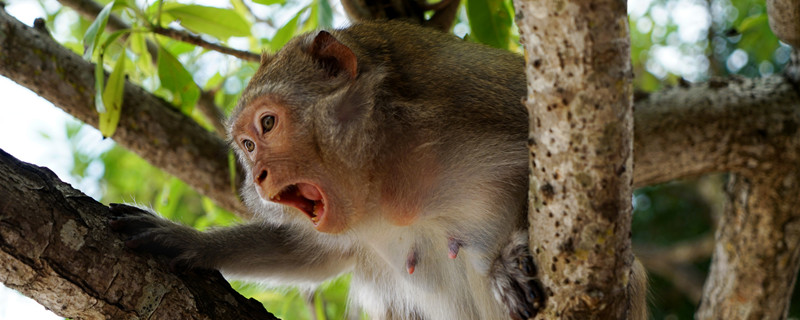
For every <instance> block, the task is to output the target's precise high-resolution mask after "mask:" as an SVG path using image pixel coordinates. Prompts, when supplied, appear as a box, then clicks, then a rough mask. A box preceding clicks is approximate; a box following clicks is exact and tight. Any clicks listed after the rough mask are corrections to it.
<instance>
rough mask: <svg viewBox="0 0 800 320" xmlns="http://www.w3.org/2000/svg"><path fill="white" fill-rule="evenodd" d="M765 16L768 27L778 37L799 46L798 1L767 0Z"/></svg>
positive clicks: (799, 14) (799, 12) (799, 11)
mask: <svg viewBox="0 0 800 320" xmlns="http://www.w3.org/2000/svg"><path fill="white" fill-rule="evenodd" d="M767 16H768V17H769V27H770V29H772V32H774V33H775V35H776V36H777V37H778V39H780V40H781V41H783V42H786V43H788V44H790V45H792V46H793V47H795V48H800V2H797V1H795V0H767Z"/></svg>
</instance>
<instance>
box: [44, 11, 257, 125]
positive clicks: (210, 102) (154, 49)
mask: <svg viewBox="0 0 800 320" xmlns="http://www.w3.org/2000/svg"><path fill="white" fill-rule="evenodd" d="M58 1H59V2H60V3H61V4H63V5H64V6H67V7H70V8H72V9H73V10H75V11H76V12H78V14H80V15H81V16H83V17H84V18H86V19H87V20H94V19H95V17H97V15H98V14H99V13H100V10H102V9H103V6H101V5H100V4H99V3H97V2H94V1H91V0H58ZM106 28H108V29H109V30H111V31H116V30H123V29H130V28H131V26H130V25H128V24H127V23H125V22H124V21H122V20H121V19H120V18H119V17H117V16H116V15H114V14H111V15H110V16H109V17H108V22H107V24H106ZM146 43H147V51H148V52H149V53H150V56H151V57H152V58H153V59H155V58H156V57H158V46H157V45H156V44H155V43H153V42H152V41H150V40H147V41H146ZM256 61H258V60H256ZM154 62H155V61H154ZM197 107H198V110H200V112H201V113H203V116H205V117H206V119H208V121H209V122H210V123H211V125H212V126H214V129H216V131H217V134H219V135H220V136H222V137H224V136H225V135H226V134H227V133H226V132H225V125H224V123H223V122H224V119H225V116H224V115H223V113H222V111H221V110H220V108H219V107H218V106H217V105H215V104H214V99H213V96H212V95H211V94H209V93H208V92H205V91H203V90H202V89H201V91H200V100H198V101H197Z"/></svg>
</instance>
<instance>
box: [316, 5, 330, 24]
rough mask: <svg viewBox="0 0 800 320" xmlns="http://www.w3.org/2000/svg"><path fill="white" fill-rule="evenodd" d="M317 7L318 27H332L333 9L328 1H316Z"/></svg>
mask: <svg viewBox="0 0 800 320" xmlns="http://www.w3.org/2000/svg"><path fill="white" fill-rule="evenodd" d="M317 6H318V7H319V15H318V16H317V19H318V21H319V22H318V24H319V27H320V28H330V27H333V9H332V8H331V3H330V2H329V1H328V0H317Z"/></svg>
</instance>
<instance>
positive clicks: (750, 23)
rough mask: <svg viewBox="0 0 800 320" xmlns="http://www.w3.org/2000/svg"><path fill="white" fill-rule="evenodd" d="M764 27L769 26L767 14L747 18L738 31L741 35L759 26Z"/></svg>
mask: <svg viewBox="0 0 800 320" xmlns="http://www.w3.org/2000/svg"><path fill="white" fill-rule="evenodd" d="M763 25H768V22H767V14H766V13H762V14H757V15H753V16H749V17H747V18H745V19H744V20H742V23H741V24H739V27H738V28H736V31H739V33H745V32H748V31H751V30H755V29H757V28H758V27H759V26H763Z"/></svg>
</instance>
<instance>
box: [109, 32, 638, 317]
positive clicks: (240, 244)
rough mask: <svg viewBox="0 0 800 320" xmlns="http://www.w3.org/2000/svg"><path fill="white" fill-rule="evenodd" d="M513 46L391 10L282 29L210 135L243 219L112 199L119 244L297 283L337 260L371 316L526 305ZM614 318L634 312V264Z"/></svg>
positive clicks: (527, 262)
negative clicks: (219, 128)
mask: <svg viewBox="0 0 800 320" xmlns="http://www.w3.org/2000/svg"><path fill="white" fill-rule="evenodd" d="M523 71H524V60H523V58H522V57H521V56H519V55H518V54H515V53H511V52H507V51H503V50H498V49H493V48H489V47H487V46H484V45H480V44H476V43H470V42H467V41H464V40H462V39H459V38H457V37H455V36H454V35H451V34H447V33H444V32H439V31H436V30H432V29H430V28H425V27H422V26H417V25H413V24H409V23H406V22H400V21H363V22H358V23H355V24H354V25H352V26H350V27H348V28H344V29H339V30H329V31H325V30H322V31H317V32H311V33H307V34H304V35H300V36H297V37H295V38H293V39H292V40H290V41H289V42H288V43H287V44H286V45H285V46H284V47H283V48H282V49H281V50H279V51H278V52H277V53H275V54H267V53H265V54H263V55H262V59H261V64H260V67H259V69H258V70H257V71H256V72H255V74H254V75H253V77H252V78H251V80H250V82H249V83H248V85H247V86H246V88H245V90H244V91H243V93H242V95H241V97H240V99H239V102H238V104H237V107H236V108H235V109H234V111H233V112H232V114H231V116H230V119H229V125H228V134H229V139H230V144H231V146H232V148H233V149H234V151H235V153H236V155H237V158H238V159H239V161H240V163H241V164H242V167H243V168H244V170H245V172H246V174H245V177H244V180H245V181H244V183H243V187H242V189H241V195H242V199H243V201H244V203H245V204H246V206H247V207H248V208H249V209H250V210H252V211H253V213H254V215H255V218H253V220H251V221H250V222H248V223H244V224H241V225H237V226H233V227H226V228H218V229H212V230H210V231H206V232H200V231H197V230H194V229H192V228H190V227H187V226H183V225H180V224H177V223H174V222H171V221H168V220H166V219H163V218H161V217H159V216H157V215H156V214H154V213H152V212H150V211H149V210H144V209H139V208H137V207H134V206H129V205H122V204H112V205H111V211H112V217H111V218H110V222H109V223H110V225H111V227H112V229H114V230H116V231H118V232H122V233H124V234H127V235H128V236H129V238H128V239H127V240H126V242H125V243H126V245H127V246H128V247H130V248H134V249H137V250H145V251H151V252H155V253H159V254H164V255H167V256H169V257H171V266H173V267H176V268H178V269H182V268H207V269H219V270H221V271H222V272H223V273H224V274H226V276H229V277H235V278H243V279H259V280H261V281H266V282H268V283H276V284H292V285H296V286H300V287H313V286H315V285H317V284H319V283H320V282H321V281H324V280H327V279H331V278H333V277H336V276H338V275H341V274H344V273H350V274H352V278H351V293H350V297H351V298H350V300H352V303H353V304H354V305H355V306H357V307H359V308H361V309H362V310H364V311H365V312H367V313H368V314H369V315H370V316H371V318H373V319H409V320H412V319H420V320H421V319H509V318H511V319H528V318H531V317H533V316H535V315H536V314H537V313H538V312H539V310H540V308H542V307H543V305H544V303H545V301H546V294H545V290H543V288H542V286H541V283H540V282H539V281H538V278H537V277H538V271H537V267H536V264H535V263H534V261H533V259H532V256H531V253H530V252H529V249H528V231H527V228H528V223H527V211H528V197H527V194H528V152H527V135H528V114H527V110H526V109H525V108H524V106H523V105H522V103H521V101H522V98H523V97H524V96H525V95H526V79H525V75H524V72H523ZM632 278H633V280H632V281H631V285H630V287H629V291H630V292H631V294H632V295H636V297H634V299H632V301H633V302H632V305H631V308H630V310H631V315H632V316H631V318H635V319H645V318H646V311H644V310H645V308H644V306H645V299H644V296H645V295H644V293H643V292H644V290H645V289H644V288H645V287H646V286H645V283H646V278H645V277H644V272H643V269H642V268H641V265H640V264H638V262H637V263H636V265H635V267H634V273H633V277H632Z"/></svg>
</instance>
